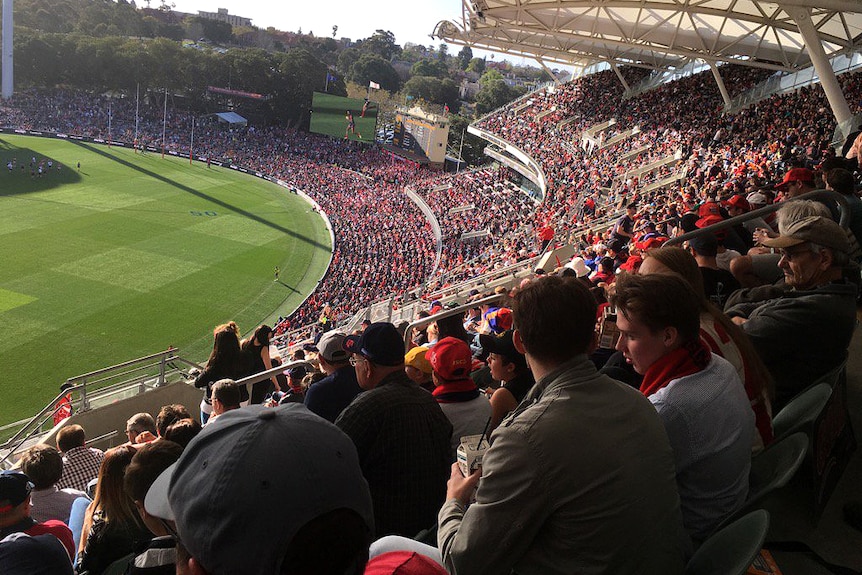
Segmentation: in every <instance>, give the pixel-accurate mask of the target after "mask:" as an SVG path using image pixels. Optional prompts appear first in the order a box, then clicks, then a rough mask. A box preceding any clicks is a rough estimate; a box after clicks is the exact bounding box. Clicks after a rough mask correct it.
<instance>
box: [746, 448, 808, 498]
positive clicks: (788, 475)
mask: <svg viewBox="0 0 862 575" xmlns="http://www.w3.org/2000/svg"><path fill="white" fill-rule="evenodd" d="M806 453H808V435H807V434H806V433H803V432H801V431H800V432H796V433H794V434H792V435H789V436H787V437H785V438H784V439H782V440H780V441H776V442H775V443H773V444H772V445H770V446H769V447H768V448H766V449H765V450H763V451H762V452H761V453H760V454H758V455H756V456H755V457H754V458H752V460H751V472H750V473H749V475H748V499H747V500H746V502H745V505H744V506H743V509H744V510H751V509H755V508H756V505H758V504H759V503H760V502H761V500H763V499H764V498H765V497H766V496H767V495H769V494H770V493H771V492H773V491H775V490H776V489H780V488H781V487H784V486H785V485H787V483H788V482H789V481H790V480H791V479H792V478H793V476H794V475H795V474H796V471H797V470H798V469H799V467H800V466H801V465H802V462H803V461H804V460H805V454H806ZM744 512H745V511H743V513H744Z"/></svg>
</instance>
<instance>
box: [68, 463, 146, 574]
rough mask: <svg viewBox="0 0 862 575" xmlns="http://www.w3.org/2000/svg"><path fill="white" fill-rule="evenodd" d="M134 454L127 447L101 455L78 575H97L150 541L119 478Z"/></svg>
mask: <svg viewBox="0 0 862 575" xmlns="http://www.w3.org/2000/svg"><path fill="white" fill-rule="evenodd" d="M134 453H135V450H134V449H133V448H131V447H128V446H121V447H115V448H114V449H110V450H108V452H107V453H105V459H104V461H103V462H102V467H101V468H100V469H99V482H98V484H97V485H96V497H95V498H94V499H93V502H92V503H90V506H89V507H87V514H86V516H85V517H84V529H83V531H82V533H81V546H80V549H79V551H78V562H77V564H76V569H77V571H78V572H84V571H88V572H90V573H94V574H95V573H101V572H102V571H104V570H105V568H107V567H108V565H110V564H111V563H113V562H114V561H116V560H117V559H120V558H121V557H123V556H125V555H128V554H130V553H132V551H133V550H134V549H135V547H136V546H137V545H138V544H140V542H142V541H147V540H149V538H150V537H151V535H150V532H149V531H147V528H146V527H145V526H144V524H143V523H142V522H141V518H140V516H139V515H138V513H137V511H135V506H134V503H133V502H132V499H131V498H130V497H129V496H128V495H127V494H126V492H125V491H124V490H123V476H124V474H125V472H126V467H128V465H129V463H130V462H131V461H132V456H133V455H134Z"/></svg>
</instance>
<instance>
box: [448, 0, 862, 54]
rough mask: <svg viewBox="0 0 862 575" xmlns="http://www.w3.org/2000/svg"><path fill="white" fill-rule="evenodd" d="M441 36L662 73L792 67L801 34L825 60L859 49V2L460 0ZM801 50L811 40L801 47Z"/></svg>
mask: <svg viewBox="0 0 862 575" xmlns="http://www.w3.org/2000/svg"><path fill="white" fill-rule="evenodd" d="M462 3H463V6H462V15H461V18H460V21H459V22H454V21H442V22H440V23H438V24H437V26H436V28H435V30H434V34H433V35H434V36H436V37H437V38H440V39H442V40H444V41H446V42H450V43H453V44H458V45H468V46H472V47H475V48H483V49H487V50H492V51H496V52H503V53H509V54H515V55H519V56H526V57H531V58H536V59H537V60H539V61H540V62H545V63H549V62H554V63H560V64H567V65H573V66H576V67H587V66H590V65H593V64H597V63H600V62H607V63H609V64H618V65H631V66H637V67H643V68H649V69H657V70H667V69H677V68H680V67H682V66H685V65H686V64H687V63H689V62H690V61H692V60H703V61H705V62H708V63H719V62H734V63H739V64H745V65H749V66H754V67H759V68H767V69H774V70H783V71H793V70H799V69H801V68H805V67H807V66H810V65H811V64H812V60H811V57H810V56H809V52H810V50H809V49H808V48H807V47H806V40H805V36H808V37H809V40H810V39H812V38H819V40H820V43H821V44H822V46H823V52H825V55H826V56H827V57H831V56H834V55H836V54H839V53H842V52H848V51H851V50H854V49H858V48H860V47H862V2H860V1H859V0H786V1H785V0H782V1H780V2H761V1H758V0H462ZM809 48H810V46H809Z"/></svg>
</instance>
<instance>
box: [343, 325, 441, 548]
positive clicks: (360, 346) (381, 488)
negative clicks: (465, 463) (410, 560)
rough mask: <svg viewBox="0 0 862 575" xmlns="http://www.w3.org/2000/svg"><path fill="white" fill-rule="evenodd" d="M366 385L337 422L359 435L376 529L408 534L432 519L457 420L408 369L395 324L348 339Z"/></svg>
mask: <svg viewBox="0 0 862 575" xmlns="http://www.w3.org/2000/svg"><path fill="white" fill-rule="evenodd" d="M343 346H344V349H345V350H346V351H347V352H349V353H351V354H353V356H352V357H351V359H350V362H351V364H353V366H354V368H355V370H356V379H357V381H358V382H359V386H360V387H362V389H364V390H366V391H365V393H362V394H360V395H358V396H356V399H354V400H353V402H352V403H351V404H350V405H348V406H347V408H345V410H344V411H342V412H341V415H340V416H338V419H336V420H335V425H337V426H338V427H339V428H341V430H342V431H344V433H346V434H347V435H348V437H350V439H352V440H353V443H354V445H356V451H357V452H358V453H359V463H360V465H361V466H362V473H363V474H364V475H365V479H367V480H368V485H369V487H370V489H371V498H372V499H373V500H374V520H375V523H376V525H377V530H376V534H377V536H378V537H380V536H383V535H393V534H394V535H404V536H406V537H410V536H413V535H415V534H416V533H418V532H419V531H421V530H422V529H425V528H428V527H430V526H431V525H433V524H434V517H435V515H436V513H437V509H439V508H440V504H441V503H442V502H443V495H444V494H445V490H446V475H447V473H448V471H449V464H450V463H451V462H452V448H451V446H450V443H449V441H450V438H451V436H452V425H451V424H450V423H449V420H448V419H447V418H446V415H445V414H444V413H443V411H442V410H441V409H440V406H439V405H438V404H437V402H436V401H435V400H434V398H433V397H432V396H431V395H430V394H429V393H428V392H427V391H425V390H423V389H422V388H420V387H419V386H418V385H417V384H416V383H415V382H413V381H412V380H411V379H410V378H408V377H407V374H406V373H405V372H404V340H403V339H402V338H401V336H399V335H398V331H397V330H396V329H395V326H394V325H392V324H391V323H385V322H379V323H373V324H371V325H370V326H368V328H366V329H365V331H363V332H362V334H361V335H351V336H348V337H346V338H344V343H343Z"/></svg>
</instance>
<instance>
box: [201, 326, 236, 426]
mask: <svg viewBox="0 0 862 575" xmlns="http://www.w3.org/2000/svg"><path fill="white" fill-rule="evenodd" d="M246 371H247V368H246V360H245V357H244V356H243V354H242V350H241V349H240V346H239V327H237V325H236V323H235V322H232V321H231V322H228V323H226V324H222V325H219V326H216V328H215V330H213V350H212V353H211V354H210V357H209V359H208V360H207V366H206V368H205V369H204V370H203V372H202V373H201V374H200V375H198V376H197V378H195V381H194V385H195V387H200V388H206V390H205V395H204V398H203V400H202V401H201V424H205V423H206V422H207V419H209V416H210V414H211V413H212V384H214V383H215V382H217V381H218V380H220V379H233V380H239V379H242V377H243V376H245V375H246ZM240 393H241V400H242V401H248V389H246V387H245V386H242V387H241V388H240Z"/></svg>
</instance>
